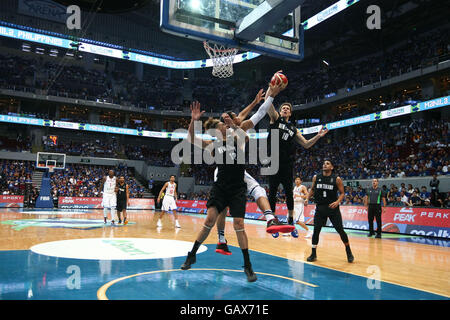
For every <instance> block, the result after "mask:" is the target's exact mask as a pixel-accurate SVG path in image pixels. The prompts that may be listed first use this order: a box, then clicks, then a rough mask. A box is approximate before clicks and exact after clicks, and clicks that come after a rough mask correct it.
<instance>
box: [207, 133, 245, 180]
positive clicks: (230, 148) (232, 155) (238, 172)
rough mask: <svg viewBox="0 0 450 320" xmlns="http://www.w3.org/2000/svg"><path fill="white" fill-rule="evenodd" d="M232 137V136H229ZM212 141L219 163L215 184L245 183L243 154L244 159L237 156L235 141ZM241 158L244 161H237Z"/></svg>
mask: <svg viewBox="0 0 450 320" xmlns="http://www.w3.org/2000/svg"><path fill="white" fill-rule="evenodd" d="M230 139H232V138H230ZM213 143H214V154H213V156H214V157H215V158H219V159H220V161H221V164H218V165H217V169H218V170H217V181H216V183H217V184H220V185H222V186H223V187H226V188H228V187H230V186H233V187H234V186H241V185H245V182H244V172H245V154H244V152H243V151H242V154H243V155H244V159H239V158H238V151H237V148H236V142H234V143H233V144H229V145H227V143H226V141H219V140H216V141H214V142H213ZM241 160H243V162H244V163H238V162H240V161H241Z"/></svg>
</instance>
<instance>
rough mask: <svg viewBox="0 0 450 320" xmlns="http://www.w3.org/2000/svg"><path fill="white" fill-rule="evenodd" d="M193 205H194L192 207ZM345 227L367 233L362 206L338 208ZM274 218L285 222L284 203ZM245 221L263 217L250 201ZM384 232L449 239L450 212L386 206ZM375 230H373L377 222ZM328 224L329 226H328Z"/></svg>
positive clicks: (310, 212) (198, 206) (194, 208)
mask: <svg viewBox="0 0 450 320" xmlns="http://www.w3.org/2000/svg"><path fill="white" fill-rule="evenodd" d="M194 203H195V205H194ZM177 205H178V210H179V211H183V212H197V213H206V201H190V200H183V201H178V202H177ZM315 208H316V206H315V205H313V204H312V205H308V206H306V208H305V212H304V215H305V222H306V223H307V224H313V223H314V213H315ZM340 210H341V214H342V220H343V223H344V228H349V229H362V230H368V228H369V227H368V221H367V209H366V208H365V207H361V206H340ZM276 214H277V216H278V217H279V218H280V220H283V221H286V216H287V207H286V204H277V210H276ZM245 217H246V218H248V219H258V220H264V216H263V214H262V212H261V210H259V208H258V207H257V205H256V203H254V202H249V203H247V207H246V215H245ZM382 223H383V225H382V230H383V231H384V232H393V233H403V234H417V235H426V236H434V237H443V238H450V209H441V208H417V207H386V211H385V213H383V215H382ZM374 224H375V227H376V223H374ZM329 225H330V224H329Z"/></svg>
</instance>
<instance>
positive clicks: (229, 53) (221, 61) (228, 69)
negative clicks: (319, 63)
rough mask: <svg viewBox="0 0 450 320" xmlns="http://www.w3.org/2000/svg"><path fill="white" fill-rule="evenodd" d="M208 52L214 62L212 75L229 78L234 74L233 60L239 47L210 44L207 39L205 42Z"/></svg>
mask: <svg viewBox="0 0 450 320" xmlns="http://www.w3.org/2000/svg"><path fill="white" fill-rule="evenodd" d="M203 46H204V47H205V50H206V52H207V53H208V55H209V57H210V58H211V59H212V62H213V71H212V75H213V76H215V77H218V78H228V77H231V76H232V75H233V62H234V57H235V56H236V53H237V52H238V49H237V48H227V47H226V46H224V45H222V44H215V43H213V44H212V46H210V45H209V43H208V42H207V41H204V42H203Z"/></svg>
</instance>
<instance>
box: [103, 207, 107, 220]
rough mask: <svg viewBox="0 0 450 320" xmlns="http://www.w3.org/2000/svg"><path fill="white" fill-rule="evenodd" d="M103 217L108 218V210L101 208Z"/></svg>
mask: <svg viewBox="0 0 450 320" xmlns="http://www.w3.org/2000/svg"><path fill="white" fill-rule="evenodd" d="M103 217H105V218H108V208H103Z"/></svg>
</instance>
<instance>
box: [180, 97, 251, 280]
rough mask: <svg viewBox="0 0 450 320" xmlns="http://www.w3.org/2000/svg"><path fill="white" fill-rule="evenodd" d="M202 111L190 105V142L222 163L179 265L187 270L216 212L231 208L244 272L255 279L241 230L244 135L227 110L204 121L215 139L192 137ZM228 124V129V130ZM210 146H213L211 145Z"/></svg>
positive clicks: (244, 198) (197, 105)
mask: <svg viewBox="0 0 450 320" xmlns="http://www.w3.org/2000/svg"><path fill="white" fill-rule="evenodd" d="M203 113H204V111H200V103H199V102H193V103H192V104H191V123H190V125H189V129H188V139H189V141H190V142H191V143H192V144H194V145H197V146H199V147H201V148H203V149H207V150H210V151H211V153H212V156H213V157H215V159H217V160H219V159H220V160H221V163H220V162H219V164H218V165H217V167H218V174H217V180H216V181H215V182H214V184H213V187H212V189H211V191H210V197H209V199H208V202H207V203H206V207H207V208H208V210H207V213H206V219H205V224H204V226H203V228H202V230H201V231H200V233H199V234H198V236H197V240H196V241H195V242H194V245H193V247H192V250H191V251H190V252H188V256H187V257H186V261H185V262H184V263H183V265H182V266H181V269H182V270H187V269H189V268H190V267H191V265H192V264H194V263H195V262H196V253H197V250H198V248H199V247H200V245H201V244H202V243H203V241H205V239H206V238H207V237H208V235H209V233H210V231H211V228H212V227H213V226H214V224H215V223H216V220H217V217H218V216H219V213H220V212H221V211H222V210H223V209H224V208H226V207H229V209H230V215H231V216H232V217H233V226H234V230H235V231H236V236H237V239H238V242H239V247H240V248H241V250H242V254H243V256H244V272H245V274H246V275H247V280H248V281H249V282H253V281H256V279H257V277H256V274H255V273H254V272H253V269H252V265H251V263H250V256H249V252H248V239H247V234H246V233H245V229H244V216H245V205H246V202H247V185H246V183H245V182H244V171H245V164H244V163H242V164H241V163H240V161H239V160H242V159H240V156H241V155H242V154H244V149H245V142H246V139H248V137H247V134H246V133H245V132H244V131H243V130H242V129H241V128H239V127H237V126H235V125H234V123H233V121H232V120H231V118H230V116H229V115H228V114H226V113H224V114H223V115H222V118H223V120H224V122H225V123H224V122H221V121H220V120H217V119H212V118H210V119H209V120H208V121H207V122H206V123H205V129H206V130H210V129H215V130H214V136H215V137H216V138H217V139H216V140H214V142H211V141H207V140H203V139H199V138H196V137H195V132H194V123H195V121H199V120H200V118H201V116H202V115H203ZM227 126H228V127H229V128H231V129H228V130H227ZM212 147H213V148H212Z"/></svg>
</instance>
